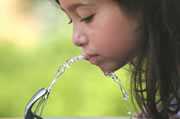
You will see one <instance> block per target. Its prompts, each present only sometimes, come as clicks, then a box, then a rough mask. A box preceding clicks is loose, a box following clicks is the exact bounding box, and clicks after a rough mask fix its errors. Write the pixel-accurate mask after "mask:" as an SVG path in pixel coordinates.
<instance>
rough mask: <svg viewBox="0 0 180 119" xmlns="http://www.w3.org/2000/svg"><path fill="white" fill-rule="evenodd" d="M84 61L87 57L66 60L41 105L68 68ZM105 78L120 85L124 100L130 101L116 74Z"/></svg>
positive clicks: (107, 74)
mask: <svg viewBox="0 0 180 119" xmlns="http://www.w3.org/2000/svg"><path fill="white" fill-rule="evenodd" d="M84 59H85V57H84V56H83V55H79V56H75V57H73V58H71V59H68V60H66V61H65V63H64V64H62V65H60V66H59V67H58V70H57V71H56V73H55V75H54V78H53V80H52V82H51V83H50V85H49V86H48V88H47V91H48V95H46V96H45V97H44V98H42V99H43V100H42V101H41V104H43V102H46V101H47V99H48V96H49V94H50V92H51V90H52V88H53V86H54V85H55V84H56V83H57V81H58V80H59V79H60V76H62V74H63V73H64V72H65V71H66V70H67V69H68V68H70V66H71V65H72V64H73V63H75V62H78V61H80V60H84ZM105 76H108V77H110V78H111V79H112V80H113V81H114V82H115V83H116V84H118V86H119V88H120V91H121V93H122V96H123V99H124V100H125V101H128V98H129V96H128V93H127V91H126V90H125V88H124V87H123V86H122V85H121V81H120V79H119V78H118V76H117V75H116V74H115V73H106V74H105ZM41 104H40V106H41ZM40 106H39V104H38V108H37V110H38V109H39V110H40V112H41V113H40V115H41V114H42V111H43V108H44V104H43V106H42V107H41V108H39V107H40ZM128 115H130V116H131V111H128Z"/></svg>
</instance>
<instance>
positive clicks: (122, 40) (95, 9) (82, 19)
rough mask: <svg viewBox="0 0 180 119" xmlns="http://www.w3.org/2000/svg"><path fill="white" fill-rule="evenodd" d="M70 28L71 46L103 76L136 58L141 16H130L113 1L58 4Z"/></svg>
mask: <svg viewBox="0 0 180 119" xmlns="http://www.w3.org/2000/svg"><path fill="white" fill-rule="evenodd" d="M59 2H60V4H61V8H62V9H63V10H64V11H65V12H66V14H67V15H68V16H69V18H70V19H71V20H72V24H73V30H74V32H73V42H74V44H75V45H77V46H79V47H81V48H82V52H83V54H84V55H85V57H86V58H87V59H88V60H89V61H90V62H91V63H93V64H96V65H97V66H99V67H100V68H101V69H102V70H103V72H112V71H115V70H117V69H119V68H120V67H122V66H123V65H124V64H126V63H127V62H128V61H130V60H132V58H133V57H134V56H135V55H136V53H137V49H138V47H139V45H140V31H141V30H140V23H139V20H140V19H141V18H140V15H139V14H140V13H137V14H136V15H129V14H127V13H126V12H125V10H124V9H123V8H121V7H119V4H117V2H116V1H113V0H60V1H59Z"/></svg>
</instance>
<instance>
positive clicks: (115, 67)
mask: <svg viewBox="0 0 180 119" xmlns="http://www.w3.org/2000/svg"><path fill="white" fill-rule="evenodd" d="M122 66H123V65H112V64H111V65H110V64H109V65H108V64H106V65H101V66H99V67H100V69H101V70H102V71H103V73H111V72H115V71H117V70H118V69H120V68H121V67H122Z"/></svg>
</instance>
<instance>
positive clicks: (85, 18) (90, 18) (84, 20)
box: [68, 15, 94, 24]
mask: <svg viewBox="0 0 180 119" xmlns="http://www.w3.org/2000/svg"><path fill="white" fill-rule="evenodd" d="M93 17H94V15H90V16H87V17H84V18H82V19H80V22H85V23H89V22H91V20H92V19H93ZM71 23H72V19H70V21H69V22H68V24H71Z"/></svg>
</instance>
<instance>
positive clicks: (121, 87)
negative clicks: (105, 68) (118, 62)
mask: <svg viewBox="0 0 180 119" xmlns="http://www.w3.org/2000/svg"><path fill="white" fill-rule="evenodd" d="M105 76H108V77H110V78H112V80H113V81H114V82H115V83H116V84H117V85H118V86H119V88H120V91H121V93H122V96H123V99H124V100H125V101H127V100H128V98H129V96H128V93H127V91H126V89H125V88H124V87H123V86H122V84H121V80H120V79H119V78H118V76H117V75H116V74H115V73H113V72H111V73H105Z"/></svg>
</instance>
